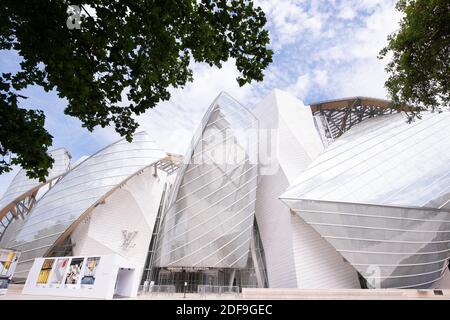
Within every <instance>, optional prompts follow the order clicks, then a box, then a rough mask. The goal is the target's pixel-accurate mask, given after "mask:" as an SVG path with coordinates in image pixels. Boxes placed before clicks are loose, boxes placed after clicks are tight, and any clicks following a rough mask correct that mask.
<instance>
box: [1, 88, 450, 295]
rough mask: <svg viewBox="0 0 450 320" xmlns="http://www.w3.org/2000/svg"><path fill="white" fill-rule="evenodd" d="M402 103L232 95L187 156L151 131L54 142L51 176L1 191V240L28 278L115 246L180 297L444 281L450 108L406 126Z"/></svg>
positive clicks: (19, 274) (205, 123) (146, 279)
mask: <svg viewBox="0 0 450 320" xmlns="http://www.w3.org/2000/svg"><path fill="white" fill-rule="evenodd" d="M389 107H390V104H389V102H386V101H380V100H377V99H370V98H353V99H351V100H338V101H331V102H326V103H322V104H317V105H312V106H306V105H304V104H303V103H302V102H301V101H299V100H298V99H296V98H295V97H293V96H292V95H290V94H288V93H286V92H283V91H280V90H275V91H274V92H272V93H270V94H269V95H268V96H267V97H266V98H265V99H264V100H263V101H262V102H260V103H259V104H258V105H257V106H256V107H255V108H253V109H248V108H246V107H244V106H242V105H241V104H239V102H237V101H236V100H234V99H233V98H232V97H230V96H229V95H227V94H225V93H222V94H220V95H219V96H218V98H217V99H216V100H215V101H214V102H213V103H212V104H211V106H210V108H209V109H208V110H207V112H206V114H205V116H204V118H203V120H202V122H201V124H200V125H199V128H198V130H197V131H196V132H195V134H194V137H193V138H192V142H191V146H190V148H188V152H187V153H186V154H185V155H184V156H183V157H181V156H176V155H171V154H168V153H167V152H165V151H164V150H161V149H160V148H159V147H158V145H157V142H156V141H154V140H153V139H152V138H151V137H150V136H149V135H148V134H147V133H145V132H141V133H138V134H135V136H134V139H133V142H131V143H128V142H126V141H125V140H120V141H118V142H116V143H113V144H111V145H109V146H107V147H105V148H104V149H102V150H100V151H99V152H97V153H96V154H94V155H92V156H90V157H86V158H83V159H82V160H81V161H78V162H77V163H76V164H74V165H72V166H71V165H70V155H69V153H68V152H67V151H66V150H64V149H58V150H55V151H54V152H53V153H51V155H52V157H54V159H55V166H54V168H53V169H52V171H51V172H50V174H49V177H48V178H47V181H46V182H45V183H37V182H36V181H33V180H30V179H28V178H27V177H26V176H25V173H24V172H23V171H21V172H19V174H18V176H17V177H16V178H15V179H14V180H13V182H12V183H11V186H10V187H9V188H8V189H7V192H6V193H5V195H4V196H3V198H2V199H1V200H0V218H2V220H1V221H2V225H1V226H0V232H1V233H0V237H1V238H0V247H2V248H9V249H13V250H17V251H20V252H21V256H20V260H19V262H18V265H17V269H16V273H15V280H16V281H22V282H23V281H25V279H26V278H27V275H28V272H29V271H30V269H31V268H32V266H33V262H34V261H35V259H37V258H43V257H44V258H45V257H62V256H76V257H79V256H83V257H95V256H108V255H117V256H120V257H121V259H123V261H126V263H129V265H132V266H135V267H134V268H135V272H136V274H137V275H138V276H137V277H136V279H138V278H139V283H140V284H141V285H149V283H151V284H152V285H153V286H172V287H173V288H174V290H175V291H184V290H188V291H190V292H197V291H199V290H205V287H208V286H209V287H222V288H225V287H229V288H231V287H233V288H242V287H260V288H264V287H271V288H315V289H322V288H330V289H332V288H372V287H381V288H436V287H439V286H441V285H442V283H445V281H448V261H449V258H450V207H449V203H450V187H449V186H450V183H449V182H450V176H449V172H450V170H449V168H450V153H449V152H450V151H449V150H450V145H449V143H448V139H447V137H448V133H449V131H448V130H449V129H448V128H450V126H449V124H450V113H449V112H443V113H439V114H438V113H435V114H425V115H424V119H423V120H418V121H417V122H415V123H413V124H407V123H406V122H405V118H404V116H403V115H402V114H399V113H394V112H393V111H392V109H390V108H389ZM86 259H87V258H86ZM39 261H45V259H41V260H39ZM102 267H103V266H102ZM33 268H34V269H36V270H37V271H36V272H38V271H39V270H40V267H39V266H36V265H35V266H33ZM36 272H35V273H33V275H34V276H35V277H37V273H36ZM185 283H186V284H187V285H185ZM27 286H28V287H29V286H33V284H30V283H27ZM40 286H42V283H40ZM135 287H136V288H137V286H135Z"/></svg>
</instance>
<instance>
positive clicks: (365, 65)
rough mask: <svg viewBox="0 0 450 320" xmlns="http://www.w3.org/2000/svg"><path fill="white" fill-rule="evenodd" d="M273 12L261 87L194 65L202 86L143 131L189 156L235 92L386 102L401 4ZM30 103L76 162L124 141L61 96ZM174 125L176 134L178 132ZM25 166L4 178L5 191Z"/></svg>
mask: <svg viewBox="0 0 450 320" xmlns="http://www.w3.org/2000/svg"><path fill="white" fill-rule="evenodd" d="M255 2H256V4H258V5H260V6H261V7H262V8H263V10H264V11H265V12H266V15H267V19H268V29H269V32H270V37H271V48H272V49H273V50H274V52H275V55H274V62H273V64H272V65H271V66H270V67H269V68H268V69H267V70H266V72H265V80H264V81H263V82H261V83H253V84H251V85H247V86H244V87H242V88H240V87H239V86H238V85H237V82H236V80H235V79H236V77H237V76H238V73H237V70H236V68H235V67H234V64H233V61H228V62H226V63H225V64H224V65H223V67H222V68H221V69H217V68H210V67H209V66H206V65H203V64H193V65H192V67H193V70H194V82H193V83H191V84H188V85H187V86H186V87H185V88H181V89H177V90H172V98H171V100H170V101H169V102H164V103H161V104H159V105H158V106H157V107H156V108H155V109H153V110H150V111H148V112H147V113H146V114H144V115H142V116H140V117H139V118H138V121H139V123H140V125H141V128H140V130H146V131H148V132H149V133H150V134H152V135H153V136H154V137H155V139H156V140H157V141H158V142H159V144H160V145H161V147H162V148H164V149H166V151H169V152H178V153H182V152H183V151H184V147H185V146H186V144H187V143H188V142H189V140H190V135H191V132H192V130H193V129H194V128H195V127H196V126H197V125H198V122H199V120H200V118H201V116H202V114H203V112H204V110H206V108H207V107H208V106H209V104H210V103H211V102H212V100H213V99H214V98H215V97H216V96H217V95H218V94H219V93H220V92H221V91H227V92H228V93H230V94H231V95H233V96H234V97H235V98H236V99H238V100H239V101H240V102H241V103H243V104H244V105H246V106H248V107H250V108H251V107H253V106H254V105H255V104H256V103H258V101H260V100H261V99H262V98H264V96H265V95H266V94H267V93H269V92H270V91H271V90H273V89H276V88H277V89H281V90H286V91H289V92H291V93H292V94H294V95H295V96H296V97H298V98H299V99H301V100H303V101H304V102H305V104H309V103H311V102H315V101H320V100H327V99H334V98H342V97H349V96H356V95H365V96H373V97H379V98H386V90H385V88H384V81H385V80H386V74H385V72H384V66H385V63H386V61H379V60H378V59H377V55H378V53H379V51H380V50H381V49H382V48H383V47H384V46H385V45H386V38H387V36H388V35H389V34H390V33H392V32H394V31H395V30H397V28H398V22H399V20H400V18H401V16H400V14H399V13H398V12H397V11H396V10H395V8H394V6H395V0H312V1H311V0H255ZM19 62H20V57H19V56H18V55H17V54H16V53H14V52H6V51H0V72H11V71H14V70H17V68H18V63H19ZM23 94H24V95H25V96H28V97H29V99H27V100H26V104H24V106H30V107H33V108H36V109H41V110H44V112H45V114H46V117H47V118H46V128H47V130H48V131H49V132H50V133H51V134H52V135H53V137H54V148H57V147H66V148H67V149H68V150H69V151H70V152H71V154H72V156H73V160H76V159H78V158H79V157H81V156H83V155H90V154H92V153H94V152H95V151H96V150H98V149H100V148H102V147H104V146H105V145H107V144H109V143H111V142H113V141H115V140H117V139H119V136H118V135H117V134H116V133H115V132H114V129H113V128H105V129H102V128H99V129H96V130H95V131H94V132H93V133H90V132H88V131H87V130H86V129H84V128H81V123H80V121H79V120H77V119H75V118H72V117H68V116H65V115H64V114H63V110H64V108H65V105H66V101H65V100H63V99H60V98H59V97H58V96H57V94H56V93H55V92H51V93H46V92H44V91H43V90H42V89H41V88H38V87H31V88H28V89H27V90H25V91H24V92H23ZM174 128H175V129H176V130H174ZM16 172H17V169H16V170H14V172H12V173H9V174H4V175H2V176H0V194H2V193H3V192H4V191H5V189H6V188H7V186H8V184H9V181H10V180H11V179H12V178H13V176H14V175H15V174H16Z"/></svg>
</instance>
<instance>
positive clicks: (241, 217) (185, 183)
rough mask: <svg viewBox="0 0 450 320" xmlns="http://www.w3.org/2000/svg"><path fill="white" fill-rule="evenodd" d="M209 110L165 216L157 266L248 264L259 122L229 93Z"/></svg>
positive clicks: (159, 240)
mask: <svg viewBox="0 0 450 320" xmlns="http://www.w3.org/2000/svg"><path fill="white" fill-rule="evenodd" d="M207 115H208V118H207V119H206V121H205V122H204V124H203V126H202V128H201V129H202V130H201V134H200V135H199V137H197V138H196V139H195V140H194V142H193V148H192V151H191V152H190V154H189V155H188V156H187V157H186V159H187V161H188V163H186V166H185V168H184V170H182V172H181V174H182V176H181V178H180V181H179V184H178V186H177V188H176V189H175V191H174V197H173V199H172V203H171V204H170V207H169V208H168V210H167V211H166V213H165V215H164V218H163V222H162V227H161V229H160V235H159V238H158V249H157V254H156V257H155V263H154V265H155V266H157V267H190V268H202V267H210V268H245V267H246V266H247V262H248V260H249V257H250V256H249V255H250V242H251V239H252V231H253V225H254V213H255V198H256V186H257V174H258V172H257V169H258V168H257V161H256V159H257V141H255V140H254V138H255V136H256V133H257V132H256V129H257V128H258V122H257V120H256V118H254V117H253V115H252V114H251V113H250V112H249V111H247V110H246V109H245V108H244V107H242V106H241V105H240V104H239V103H237V102H236V101H235V100H233V99H232V98H231V97H229V96H228V95H226V94H221V95H220V96H219V98H218V99H217V100H216V101H215V103H213V105H212V106H211V108H210V110H209V111H208V113H207ZM255 146H256V148H255Z"/></svg>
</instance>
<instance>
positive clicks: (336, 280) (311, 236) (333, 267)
mask: <svg viewBox="0 0 450 320" xmlns="http://www.w3.org/2000/svg"><path fill="white" fill-rule="evenodd" d="M291 222H292V243H293V245H292V246H293V252H294V257H295V266H296V275H297V286H298V287H299V288H304V289H340V288H345V289H360V288H361V287H360V284H359V280H358V275H357V272H356V270H355V269H354V268H353V267H352V266H351V264H349V263H348V262H345V261H344V258H343V257H342V256H341V255H340V254H339V253H338V252H336V250H335V249H334V248H333V247H332V246H331V245H330V244H329V243H328V242H327V241H325V240H324V239H323V238H322V237H321V236H320V234H319V233H317V232H316V231H315V230H314V229H313V228H311V226H309V225H308V224H307V223H306V222H305V221H303V220H302V218H300V217H298V216H297V215H291Z"/></svg>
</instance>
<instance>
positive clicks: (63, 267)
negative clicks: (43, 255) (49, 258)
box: [49, 258, 70, 285]
mask: <svg viewBox="0 0 450 320" xmlns="http://www.w3.org/2000/svg"><path fill="white" fill-rule="evenodd" d="M69 260H70V259H69V258H59V259H57V260H56V262H55V264H54V266H53V272H52V274H51V276H50V281H49V283H50V284H55V285H59V284H62V283H63V280H64V275H65V274H66V271H67V267H68V266H69Z"/></svg>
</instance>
